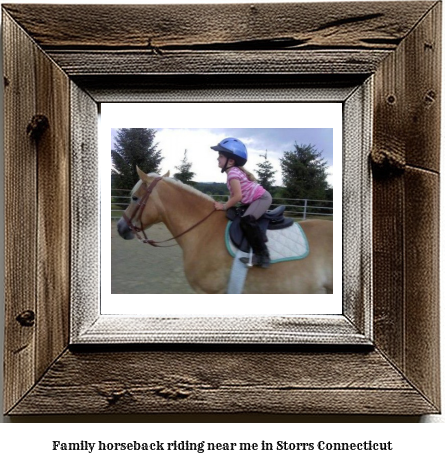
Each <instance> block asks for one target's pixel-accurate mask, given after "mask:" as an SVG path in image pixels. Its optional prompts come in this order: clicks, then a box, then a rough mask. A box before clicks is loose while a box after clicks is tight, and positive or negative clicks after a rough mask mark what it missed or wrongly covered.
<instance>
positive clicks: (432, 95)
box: [425, 90, 436, 105]
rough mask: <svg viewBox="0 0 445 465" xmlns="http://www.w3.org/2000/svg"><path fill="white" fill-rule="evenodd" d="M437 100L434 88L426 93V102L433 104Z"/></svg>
mask: <svg viewBox="0 0 445 465" xmlns="http://www.w3.org/2000/svg"><path fill="white" fill-rule="evenodd" d="M435 101H436V92H434V90H430V91H428V92H427V94H426V95H425V104H426V105H432V104H433V103H434V102H435Z"/></svg>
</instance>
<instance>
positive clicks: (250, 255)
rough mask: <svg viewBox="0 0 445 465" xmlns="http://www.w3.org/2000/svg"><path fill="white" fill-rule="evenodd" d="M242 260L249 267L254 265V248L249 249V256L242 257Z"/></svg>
mask: <svg viewBox="0 0 445 465" xmlns="http://www.w3.org/2000/svg"><path fill="white" fill-rule="evenodd" d="M240 261H241V262H242V263H244V264H245V265H246V266H247V268H252V267H253V265H254V263H253V250H252V249H250V250H249V258H247V257H241V258H240Z"/></svg>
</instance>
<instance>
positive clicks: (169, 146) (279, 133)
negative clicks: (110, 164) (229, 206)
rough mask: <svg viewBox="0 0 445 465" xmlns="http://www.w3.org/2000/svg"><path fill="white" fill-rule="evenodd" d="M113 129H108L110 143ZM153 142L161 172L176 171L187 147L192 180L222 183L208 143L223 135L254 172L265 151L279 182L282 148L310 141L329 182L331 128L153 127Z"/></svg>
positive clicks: (215, 142) (289, 147) (114, 132)
mask: <svg viewBox="0 0 445 465" xmlns="http://www.w3.org/2000/svg"><path fill="white" fill-rule="evenodd" d="M116 131H117V128H113V129H112V130H111V138H112V146H113V141H114V138H115V136H116ZM156 131H157V134H156V139H155V140H156V142H157V143H158V147H159V149H161V151H162V156H163V157H164V160H162V163H161V172H162V174H164V172H166V171H168V170H170V174H171V175H173V174H174V173H175V172H177V171H178V170H177V169H176V168H175V167H176V166H179V165H180V163H181V160H182V159H183V157H184V152H185V150H187V159H188V161H189V162H191V163H192V167H191V170H192V171H193V172H194V173H196V175H195V177H194V181H199V182H225V181H226V176H225V175H224V174H222V173H221V171H220V169H219V168H218V164H217V161H216V158H217V153H216V152H215V151H213V150H211V149H210V146H212V145H216V144H218V142H220V141H221V140H222V139H224V138H226V137H236V138H238V139H240V140H242V141H243V142H244V144H245V145H246V147H247V151H248V162H247V164H246V168H247V169H248V170H249V171H252V172H253V173H254V174H255V175H256V174H257V173H256V172H255V169H257V168H258V167H257V165H258V163H261V162H263V161H264V158H262V157H260V155H264V154H265V153H266V151H267V159H268V160H269V161H270V163H271V164H272V165H273V169H274V170H276V171H277V172H276V173H275V183H276V184H277V185H281V184H282V176H281V166H280V161H279V160H280V158H282V157H283V154H284V152H285V151H291V150H293V149H294V144H295V143H297V144H299V145H303V144H312V145H313V146H314V147H315V149H316V150H317V151H319V152H321V154H322V157H323V158H324V159H325V160H326V161H327V163H328V165H329V167H330V168H329V173H330V176H329V177H328V181H329V183H330V184H331V185H333V177H332V175H331V173H332V166H333V129H332V128H295V129H292V128H283V129H280V128H260V129H258V128H224V129H223V128H211V129H197V128H190V129H181V128H171V129H168V128H157V129H156Z"/></svg>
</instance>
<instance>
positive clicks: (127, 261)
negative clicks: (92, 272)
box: [111, 221, 195, 294]
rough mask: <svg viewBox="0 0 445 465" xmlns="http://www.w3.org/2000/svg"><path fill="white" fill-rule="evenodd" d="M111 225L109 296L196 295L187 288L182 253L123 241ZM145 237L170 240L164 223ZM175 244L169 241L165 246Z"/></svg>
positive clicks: (152, 229)
mask: <svg viewBox="0 0 445 465" xmlns="http://www.w3.org/2000/svg"><path fill="white" fill-rule="evenodd" d="M116 224H117V222H116V221H112V222H111V293H112V294H195V292H194V291H193V289H192V288H191V287H190V286H189V284H188V282H187V279H186V277H185V274H184V269H183V265H182V250H181V248H180V247H179V246H175V247H152V246H150V245H147V244H142V243H141V242H139V241H138V240H137V239H133V240H131V241H125V240H124V239H122V238H121V237H120V236H119V234H118V232H117V230H116ZM148 237H149V238H150V239H154V240H158V241H161V240H165V239H168V238H170V237H171V234H170V232H169V231H168V230H167V228H166V227H165V226H164V225H163V224H157V225H154V226H152V227H151V228H150V229H149V230H148ZM173 243H176V241H171V242H168V243H167V245H170V244H173Z"/></svg>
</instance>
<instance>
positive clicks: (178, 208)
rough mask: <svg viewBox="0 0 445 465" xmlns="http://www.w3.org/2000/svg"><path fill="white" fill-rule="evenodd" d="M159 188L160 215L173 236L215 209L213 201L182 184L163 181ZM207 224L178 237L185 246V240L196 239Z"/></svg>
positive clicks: (179, 241)
mask: <svg viewBox="0 0 445 465" xmlns="http://www.w3.org/2000/svg"><path fill="white" fill-rule="evenodd" d="M161 184H162V188H161V189H159V191H158V194H159V200H160V204H161V205H160V215H161V219H162V222H163V223H164V224H165V225H166V227H167V229H168V230H169V231H170V232H171V234H172V235H173V236H177V235H178V234H181V233H182V232H184V231H186V230H187V229H189V228H191V227H193V226H194V225H196V224H197V223H198V222H200V221H201V220H202V219H203V218H205V216H206V215H208V214H209V213H210V212H211V211H212V210H213V208H214V207H213V204H212V202H211V201H210V200H209V199H207V198H205V197H202V196H200V195H199V194H198V193H196V194H195V193H194V192H190V191H189V190H186V189H184V188H183V187H182V186H181V185H175V184H173V183H170V182H165V183H161ZM204 226H205V224H203V225H202V226H201V225H200V227H199V228H196V229H192V230H191V231H190V232H188V233H186V234H185V235H184V236H181V237H180V238H178V239H177V241H178V243H179V244H180V245H181V246H183V245H184V243H185V242H187V241H189V240H191V239H195V240H196V235H197V234H200V233H202V232H203V231H205V228H204Z"/></svg>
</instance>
